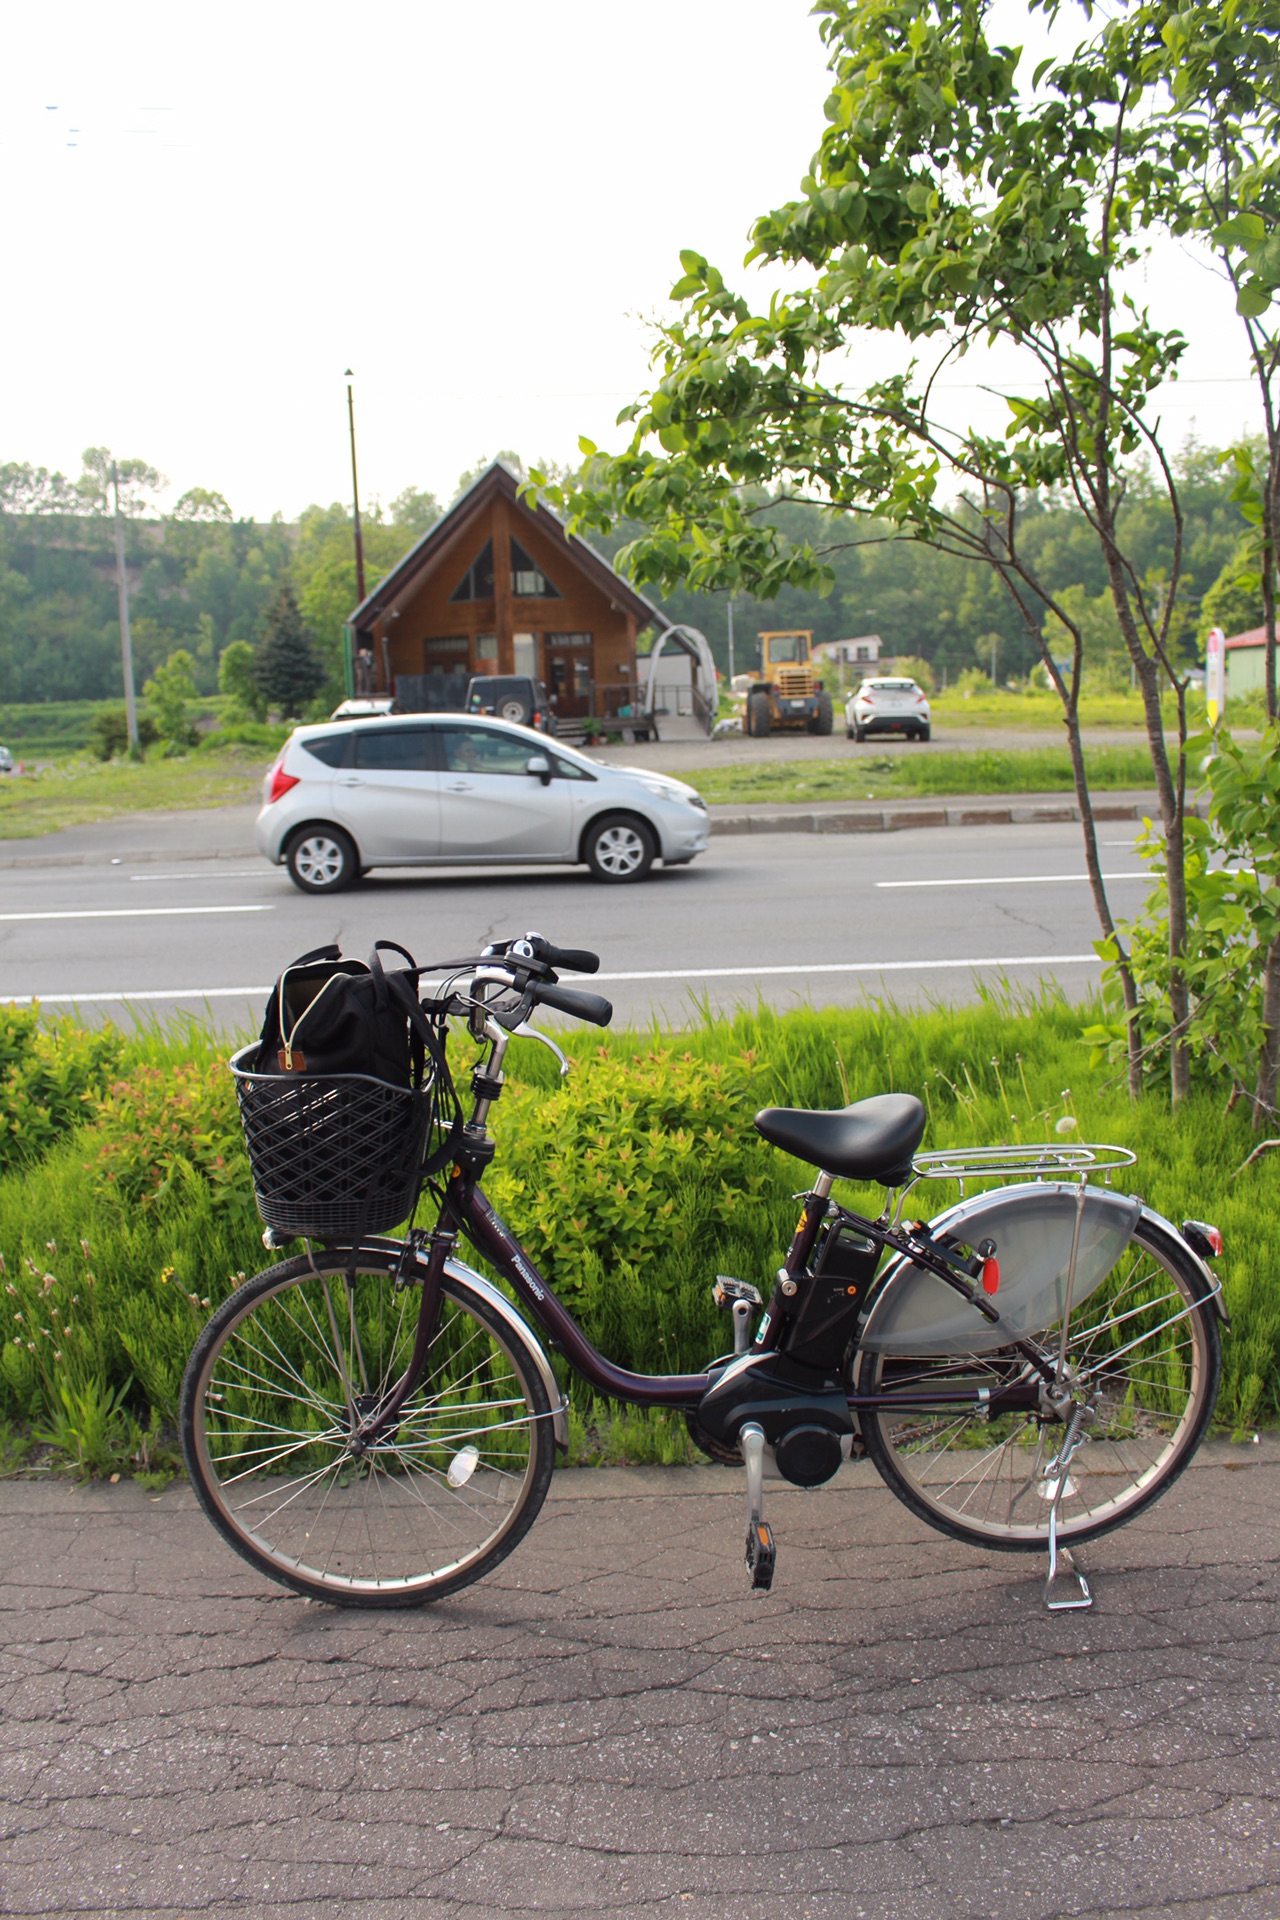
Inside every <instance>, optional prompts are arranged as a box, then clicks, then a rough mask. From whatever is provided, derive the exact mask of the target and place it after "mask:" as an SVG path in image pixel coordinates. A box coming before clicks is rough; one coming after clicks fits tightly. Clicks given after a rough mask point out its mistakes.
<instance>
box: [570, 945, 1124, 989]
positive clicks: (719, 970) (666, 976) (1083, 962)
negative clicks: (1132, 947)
mask: <svg viewBox="0 0 1280 1920" xmlns="http://www.w3.org/2000/svg"><path fill="white" fill-rule="evenodd" d="M1101 965H1102V962H1101V960H1099V958H1098V956H1097V954H1096V953H1041V954H1026V953H1015V954H1012V955H1010V956H1008V957H1007V958H1002V959H995V960H832V961H819V962H817V963H816V964H815V965H814V966H811V967H796V966H789V967H663V968H660V969H655V970H653V971H650V972H645V973H596V974H592V975H591V977H590V979H588V978H586V977H583V978H582V979H578V978H577V977H576V976H575V978H574V980H573V982H572V984H573V985H574V986H575V987H578V986H580V987H586V988H590V986H591V985H592V982H593V981H596V980H756V979H763V978H765V976H766V975H775V974H790V975H791V976H792V977H793V978H795V979H799V980H804V979H807V978H808V976H809V975H810V974H814V973H936V972H938V971H939V970H941V969H943V968H955V967H1100V966H1101Z"/></svg>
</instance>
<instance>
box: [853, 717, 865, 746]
mask: <svg viewBox="0 0 1280 1920" xmlns="http://www.w3.org/2000/svg"><path fill="white" fill-rule="evenodd" d="M853 737H854V739H855V740H856V741H858V743H859V745H861V743H862V741H864V740H865V739H866V737H867V730H866V728H865V727H860V726H859V725H858V724H857V722H856V721H855V722H854V728H853Z"/></svg>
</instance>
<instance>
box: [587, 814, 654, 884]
mask: <svg viewBox="0 0 1280 1920" xmlns="http://www.w3.org/2000/svg"><path fill="white" fill-rule="evenodd" d="M656 852H657V847H656V845H655V843H654V838H653V835H652V834H651V833H650V831H649V829H648V827H646V826H645V825H644V823H643V822H642V821H640V820H631V819H622V818H619V817H618V816H616V815H614V816H613V817H606V818H605V819H603V820H597V821H596V822H595V824H594V826H592V827H591V828H590V829H589V830H588V833H587V837H586V839H585V841H584V842H583V847H582V855H583V858H584V860H585V861H586V863H587V865H588V866H589V867H590V869H591V872H592V875H593V877H594V878H595V879H597V880H606V881H609V882H610V883H611V884H613V885H615V886H617V885H620V884H624V883H625V882H626V881H628V880H643V879H644V877H645V875H646V874H647V873H648V871H649V869H650V867H651V866H652V865H653V859H654V855H655V853H656Z"/></svg>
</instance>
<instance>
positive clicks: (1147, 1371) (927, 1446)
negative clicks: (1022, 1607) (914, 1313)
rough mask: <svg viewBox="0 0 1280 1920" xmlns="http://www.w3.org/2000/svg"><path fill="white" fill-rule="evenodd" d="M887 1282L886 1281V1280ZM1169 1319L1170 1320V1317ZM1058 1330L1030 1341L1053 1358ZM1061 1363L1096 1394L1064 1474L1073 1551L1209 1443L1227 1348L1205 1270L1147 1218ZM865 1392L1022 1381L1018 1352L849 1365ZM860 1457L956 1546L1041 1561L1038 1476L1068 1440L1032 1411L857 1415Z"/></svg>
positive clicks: (1163, 1486) (1075, 1326)
mask: <svg viewBox="0 0 1280 1920" xmlns="http://www.w3.org/2000/svg"><path fill="white" fill-rule="evenodd" d="M890 1284H892V1282H891V1283H890ZM1175 1314H1176V1315H1177V1318H1175V1319H1171V1318H1170V1316H1172V1315H1175ZM1059 1333H1060V1328H1059V1329H1054V1328H1052V1327H1049V1328H1046V1329H1045V1330H1044V1331H1043V1332H1042V1333H1040V1334H1037V1335H1035V1336H1034V1338H1036V1339H1037V1340H1038V1341H1039V1342H1040V1343H1042V1344H1043V1345H1044V1346H1045V1347H1046V1349H1048V1350H1049V1351H1050V1352H1052V1353H1053V1354H1054V1355H1055V1356H1056V1354H1057V1350H1058V1338H1059ZM1068 1352H1069V1354H1070V1355H1071V1356H1073V1359H1072V1364H1073V1365H1074V1366H1075V1367H1076V1368H1077V1369H1078V1373H1079V1378H1080V1382H1081V1385H1082V1386H1083V1385H1088V1386H1089V1387H1090V1388H1091V1390H1092V1392H1093V1393H1095V1394H1096V1395H1097V1396H1098V1407H1097V1418H1096V1420H1095V1423H1094V1425H1093V1426H1092V1428H1091V1429H1089V1433H1090V1437H1089V1439H1088V1441H1087V1442H1086V1443H1085V1445H1084V1446H1082V1447H1081V1448H1080V1450H1079V1451H1078V1452H1077V1453H1076V1455H1075V1458H1074V1460H1073V1461H1072V1463H1071V1465H1070V1467H1069V1469H1068V1473H1067V1485H1066V1489H1065V1490H1064V1494H1063V1498H1062V1502H1061V1506H1060V1508H1059V1513H1058V1539H1059V1542H1060V1544H1062V1545H1064V1546H1070V1545H1072V1544H1073V1543H1080V1542H1083V1541H1086V1540H1095V1539H1097V1538H1098V1537H1099V1536H1100V1535H1101V1534H1104V1533H1109V1532H1110V1531H1111V1530H1112V1528H1114V1527H1119V1526H1123V1525H1124V1524H1125V1523H1126V1522H1127V1521H1129V1520H1132V1519H1134V1518H1135V1517H1136V1516H1137V1515H1138V1514H1140V1513H1142V1512H1144V1511H1145V1510H1146V1509H1147V1508H1148V1507H1150V1506H1151V1505H1152V1504H1153V1502H1155V1501H1156V1500H1158V1499H1159V1498H1160V1497H1161V1495H1162V1494H1164V1493H1166V1492H1167V1491H1168V1489H1169V1488H1170V1487H1171V1486H1172V1485H1173V1482H1174V1481H1175V1480H1176V1479H1177V1478H1178V1475H1179V1474H1180V1473H1181V1472H1182V1471H1183V1469H1184V1467H1185V1466H1186V1465H1187V1463H1188V1461H1189V1460H1190V1459H1191V1458H1192V1456H1193V1455H1194V1453H1195V1451H1196V1448H1197V1447H1198V1446H1199V1445H1200V1442H1201V1440H1202V1439H1203V1438H1204V1435H1205V1431H1206V1429H1207V1427H1208V1425H1209V1422H1210V1420H1211V1419H1212V1417H1213V1410H1214V1407H1215V1405H1216V1403H1217V1397H1218V1387H1219V1384H1220V1381H1221V1376H1222V1339H1221V1334H1220V1331H1219V1322H1218V1318H1217V1314H1216V1311H1215V1309H1214V1307H1213V1305H1212V1303H1211V1301H1210V1300H1209V1299H1208V1297H1207V1288H1206V1285H1205V1278H1204V1274H1203V1271H1202V1270H1201V1268H1200V1267H1199V1265H1198V1263H1197V1262H1196V1261H1195V1260H1194V1259H1193V1258H1192V1257H1191V1256H1190V1255H1189V1254H1188V1253H1187V1251H1186V1249H1185V1248H1184V1247H1181V1246H1180V1245H1179V1244H1178V1243H1177V1242H1176V1241H1175V1240H1174V1239H1173V1238H1172V1237H1171V1236H1170V1235H1169V1234H1167V1233H1165V1232H1162V1231H1161V1229H1160V1228H1159V1227H1158V1226H1157V1225H1156V1224H1155V1223H1154V1222H1153V1221H1151V1220H1150V1219H1149V1218H1143V1219H1141V1220H1139V1222H1138V1225H1137V1227H1136V1228H1135V1230H1134V1233H1133V1237H1132V1239H1131V1240H1130V1242H1129V1245H1128V1247H1127V1248H1126V1249H1125V1252H1124V1253H1123V1254H1122V1256H1121V1258H1120V1260H1119V1261H1118V1262H1117V1263H1116V1266H1115V1267H1114V1268H1113V1269H1112V1272H1111V1274H1110V1275H1109V1276H1108V1278H1107V1280H1106V1281H1105V1282H1104V1283H1103V1285H1102V1286H1101V1287H1100V1288H1099V1289H1098V1290H1097V1292H1096V1293H1095V1294H1094V1295H1093V1296H1092V1297H1091V1298H1090V1299H1089V1300H1088V1301H1086V1302H1085V1303H1084V1306H1083V1307H1082V1308H1081V1310H1080V1312H1079V1314H1078V1315H1077V1314H1073V1315H1072V1319H1071V1328H1070V1334H1069V1346H1068ZM854 1369H855V1378H856V1384H857V1391H858V1392H859V1393H876V1392H880V1391H888V1390H890V1389H889V1382H890V1380H892V1382H893V1384H895V1385H897V1386H899V1387H901V1388H902V1389H903V1390H904V1391H905V1390H907V1389H908V1388H909V1387H914V1388H915V1389H918V1388H919V1387H920V1385H921V1384H922V1383H928V1382H930V1381H936V1382H937V1383H938V1384H940V1385H941V1384H944V1383H945V1384H947V1385H952V1386H954V1385H955V1384H956V1383H957V1382H959V1381H963V1380H967V1379H972V1380H973V1381H974V1383H975V1385H977V1384H985V1385H987V1386H990V1387H993V1388H994V1387H996V1386H998V1383H999V1382H1000V1381H1005V1382H1009V1381H1011V1380H1013V1379H1016V1378H1019V1377H1021V1378H1025V1377H1026V1366H1025V1362H1024V1361H1023V1360H1022V1358H1021V1356H1020V1355H1018V1354H1017V1353H1016V1352H1011V1351H1007V1352H1005V1353H1003V1354H1002V1353H1000V1352H996V1353H984V1354H972V1355H954V1356H951V1357H948V1358H947V1359H938V1358H934V1359H929V1358H922V1359H919V1360H914V1361H913V1360H909V1359H908V1360H903V1359H900V1358H895V1359H893V1360H890V1359H888V1358H887V1357H886V1356H884V1355H882V1354H879V1353H865V1354H862V1355H855V1358H854ZM860 1424H861V1428H862V1435H863V1439H864V1440H865V1442H866V1448H867V1452H868V1454H869V1455H870V1457H871V1459H872V1460H873V1461H874V1462H875V1464H876V1467H877V1468H878V1470H879V1472H880V1475H881V1478H882V1479H883V1480H884V1482H885V1484H886V1485H887V1486H888V1487H889V1489H890V1491H891V1492H892V1493H894V1494H895V1495H896V1496H897V1498H898V1499H899V1500H901V1501H902V1503H903V1505H904V1506H906V1507H908V1508H910V1510H911V1512H912V1513H914V1514H916V1515H918V1517H919V1518H920V1519H922V1520H925V1521H927V1522H928V1523H929V1525H930V1526H932V1527H935V1528H937V1530H938V1531H939V1532H941V1533H945V1534H948V1535H949V1536H950V1537H951V1538H952V1539H953V1540H964V1541H968V1542H970V1543H972V1544H973V1545H975V1546H980V1547H986V1548H994V1549H996V1550H997V1551H1001V1552H1011V1553H1038V1552H1044V1551H1045V1550H1046V1548H1047V1545H1048V1537H1049V1508H1050V1500H1051V1498H1052V1490H1053V1486H1054V1482H1053V1481H1052V1480H1047V1479H1046V1478H1045V1474H1044V1469H1045V1467H1046V1466H1047V1465H1048V1464H1049V1462H1050V1461H1051V1459H1052V1458H1053V1455H1054V1454H1055V1453H1056V1451H1057V1448H1058V1446H1059V1445H1060V1444H1061V1441H1062V1439H1063V1437H1064V1435H1065V1428H1064V1426H1063V1425H1062V1423H1061V1422H1060V1421H1056V1420H1046V1419H1043V1418H1042V1417H1041V1416H1040V1415H1039V1414H1036V1413H1028V1412H1017V1413H1005V1414H998V1415H996V1416H995V1417H993V1418H988V1417H987V1416H985V1415H984V1414H983V1413H982V1411H981V1410H980V1409H978V1408H976V1407H973V1408H970V1407H965V1408H963V1409H961V1410H959V1411H957V1409H956V1408H955V1406H954V1405H952V1406H951V1407H950V1408H942V1407H940V1408H939V1409H938V1410H937V1411H936V1412H933V1411H929V1410H921V1409H918V1408H917V1409H913V1410H911V1411H910V1412H908V1411H905V1410H904V1411H903V1412H902V1413H901V1414H897V1415H895V1414H893V1413H892V1412H891V1411H890V1412H886V1411H884V1410H883V1409H882V1410H879V1411H875V1410H871V1411H868V1412H865V1413H863V1414H862V1415H861V1418H860Z"/></svg>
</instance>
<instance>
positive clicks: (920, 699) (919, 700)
mask: <svg viewBox="0 0 1280 1920" xmlns="http://www.w3.org/2000/svg"><path fill="white" fill-rule="evenodd" d="M928 704H929V702H928V701H927V700H926V699H925V697H924V695H923V694H922V693H918V694H917V695H916V705H917V706H918V707H927V706H928Z"/></svg>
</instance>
